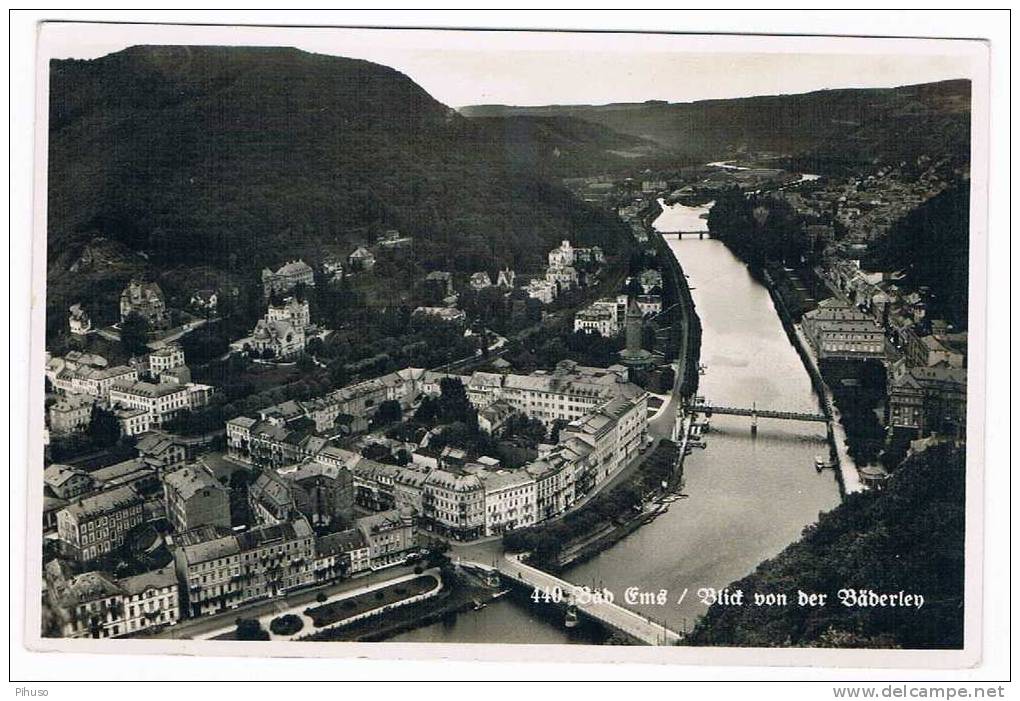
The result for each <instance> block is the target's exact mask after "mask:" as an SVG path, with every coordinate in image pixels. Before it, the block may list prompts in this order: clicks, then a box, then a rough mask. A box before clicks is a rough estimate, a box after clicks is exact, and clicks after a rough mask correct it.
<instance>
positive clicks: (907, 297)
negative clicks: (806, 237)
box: [802, 260, 967, 437]
mask: <svg viewBox="0 0 1020 701" xmlns="http://www.w3.org/2000/svg"><path fill="white" fill-rule="evenodd" d="M822 272H823V275H824V276H825V277H826V279H827V280H828V281H829V282H830V283H831V284H832V286H833V287H835V288H836V289H837V290H838V291H839V293H840V294H841V296H842V297H841V298H832V299H828V300H825V301H823V302H821V303H820V304H819V307H818V309H816V310H814V311H812V312H809V313H807V314H805V315H804V319H803V322H802V326H803V329H804V332H805V335H806V336H807V337H808V339H809V340H810V341H811V342H812V345H813V346H814V348H815V350H816V352H818V354H819V357H823V358H824V357H849V358H862V359H873V360H880V361H882V362H884V363H885V364H886V366H887V401H886V412H885V422H886V426H887V427H888V428H889V430H890V431H893V432H907V433H909V434H913V435H916V436H919V437H923V436H928V435H932V434H939V435H950V436H954V437H963V436H964V435H965V433H966V415H967V370H966V353H967V335H966V333H952V332H950V330H949V328H948V324H946V323H945V322H942V321H939V320H931V319H928V318H927V305H926V304H925V302H924V299H923V297H922V296H921V294H920V293H918V292H916V291H913V292H905V291H903V290H901V289H900V287H899V285H898V281H899V276H897V275H890V274H886V273H882V272H865V271H863V270H861V268H860V265H859V264H858V263H857V262H856V261H848V260H837V261H833V262H831V263H830V264H829V265H828V266H827V268H826V269H825V270H823V271H822ZM922 329H923V331H922Z"/></svg>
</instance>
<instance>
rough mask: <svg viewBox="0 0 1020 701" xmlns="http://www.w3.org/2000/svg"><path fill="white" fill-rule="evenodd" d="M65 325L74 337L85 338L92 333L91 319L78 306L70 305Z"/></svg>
mask: <svg viewBox="0 0 1020 701" xmlns="http://www.w3.org/2000/svg"><path fill="white" fill-rule="evenodd" d="M67 323H68V325H69V326H70V327H71V333H72V334H74V335H75V336H85V335H87V334H89V333H91V331H92V318H91V317H90V316H89V314H88V312H86V311H85V309H84V308H83V307H82V306H81V305H80V304H72V305H71V309H70V312H69V313H68V315H67Z"/></svg>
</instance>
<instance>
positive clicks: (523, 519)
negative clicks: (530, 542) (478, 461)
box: [482, 470, 538, 536]
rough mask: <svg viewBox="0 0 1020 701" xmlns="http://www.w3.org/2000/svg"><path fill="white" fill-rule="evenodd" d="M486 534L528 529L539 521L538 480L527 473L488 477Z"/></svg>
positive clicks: (496, 474)
mask: <svg viewBox="0 0 1020 701" xmlns="http://www.w3.org/2000/svg"><path fill="white" fill-rule="evenodd" d="M482 484H483V486H484V488H485V535H487V536H492V535H501V534H502V533H504V532H506V531H508V530H512V529H514V528H526V527H527V526H531V525H534V524H535V523H536V521H537V520H538V508H537V495H536V491H535V487H536V482H535V478H534V477H532V476H531V474H529V472H528V471H527V470H517V471H513V472H507V471H499V472H495V473H492V474H487V475H485V478H484V480H483V482H482Z"/></svg>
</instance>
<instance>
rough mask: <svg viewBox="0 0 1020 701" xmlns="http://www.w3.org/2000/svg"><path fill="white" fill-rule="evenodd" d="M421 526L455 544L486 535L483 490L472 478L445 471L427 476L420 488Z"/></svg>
mask: <svg viewBox="0 0 1020 701" xmlns="http://www.w3.org/2000/svg"><path fill="white" fill-rule="evenodd" d="M422 502H423V505H424V506H423V514H422V515H423V519H424V524H423V525H424V526H425V527H426V528H428V529H429V530H433V531H436V532H438V533H440V534H442V535H445V536H448V537H451V538H455V539H457V540H474V539H475V538H480V537H482V535H484V533H485V488H484V487H483V486H482V482H481V480H480V479H479V478H478V477H477V476H476V475H473V474H467V473H463V472H459V471H452V470H446V469H435V470H432V471H431V472H429V473H428V476H427V477H426V478H425V481H424V483H423V485H422Z"/></svg>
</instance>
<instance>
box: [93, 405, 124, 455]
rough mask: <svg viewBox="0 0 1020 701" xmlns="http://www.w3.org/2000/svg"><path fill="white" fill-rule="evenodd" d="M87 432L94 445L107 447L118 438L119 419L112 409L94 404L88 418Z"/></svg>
mask: <svg viewBox="0 0 1020 701" xmlns="http://www.w3.org/2000/svg"><path fill="white" fill-rule="evenodd" d="M88 433H89V437H90V438H91V439H92V442H93V443H94V444H95V445H97V446H99V447H101V448H109V447H110V446H112V445H114V444H115V443H116V442H117V441H118V440H120V421H118V420H117V417H116V416H115V415H114V413H113V412H112V411H109V410H108V409H104V408H103V407H101V406H99V405H98V404H95V405H93V407H92V416H91V417H90V419H89V428H88Z"/></svg>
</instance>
